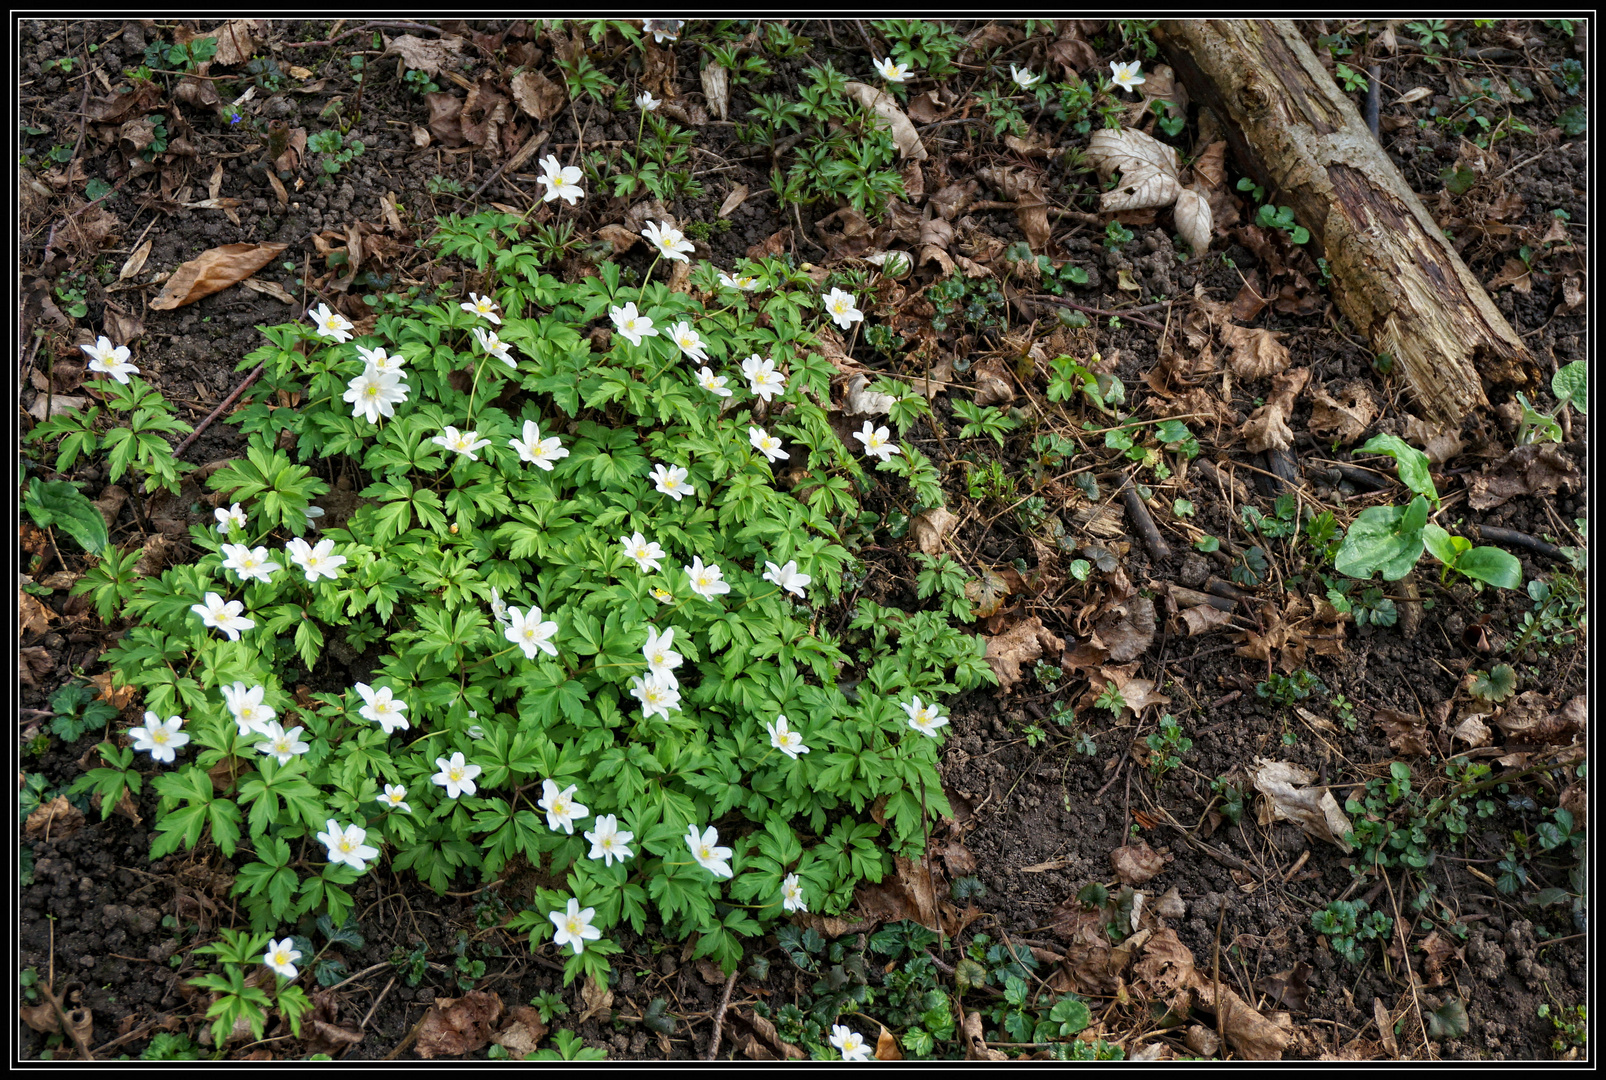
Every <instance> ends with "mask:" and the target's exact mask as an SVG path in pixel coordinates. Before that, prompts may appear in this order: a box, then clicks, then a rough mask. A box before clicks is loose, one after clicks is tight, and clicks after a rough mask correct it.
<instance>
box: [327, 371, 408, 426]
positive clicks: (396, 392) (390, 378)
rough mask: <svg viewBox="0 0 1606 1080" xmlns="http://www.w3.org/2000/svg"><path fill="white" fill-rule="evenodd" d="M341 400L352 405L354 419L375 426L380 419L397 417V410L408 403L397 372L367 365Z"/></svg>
mask: <svg viewBox="0 0 1606 1080" xmlns="http://www.w3.org/2000/svg"><path fill="white" fill-rule="evenodd" d="M340 396H341V397H342V398H343V399H344V400H346V401H349V402H351V415H352V416H353V417H358V416H362V417H366V418H367V420H368V422H369V423H370V424H377V423H379V418H380V417H381V416H395V415H396V406H397V405H400V404H402V403H403V402H405V401H406V400H407V384H406V383H405V382H403V381H402V376H401V373H400V372H398V371H379V370H378V369H376V368H374V367H373V366H371V365H370V366H369V367H366V368H364V369H363V373H362V374H361V375H358V376H357V377H356V378H355V379H352V380H351V381H350V382H349V383H347V384H346V392H345V393H344V394H341V395H340Z"/></svg>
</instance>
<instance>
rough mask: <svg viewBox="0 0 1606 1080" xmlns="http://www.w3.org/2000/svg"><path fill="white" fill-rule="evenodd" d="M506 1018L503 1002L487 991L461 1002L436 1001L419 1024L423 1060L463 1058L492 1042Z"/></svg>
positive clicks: (466, 996) (468, 994) (418, 1045)
mask: <svg viewBox="0 0 1606 1080" xmlns="http://www.w3.org/2000/svg"><path fill="white" fill-rule="evenodd" d="M501 1016H502V999H501V998H500V997H498V996H497V995H495V994H491V993H487V992H486V991H484V990H470V991H469V992H468V993H466V994H464V995H463V996H462V997H460V998H436V999H435V1004H433V1005H431V1006H430V1007H429V1009H428V1010H427V1011H426V1012H425V1013H424V1018H423V1020H421V1021H419V1030H418V1043H417V1045H416V1049H417V1051H418V1056H419V1057H421V1058H437V1057H462V1056H463V1055H464V1054H471V1053H473V1052H474V1051H476V1050H478V1049H480V1048H481V1047H483V1046H484V1045H485V1044H486V1043H488V1042H490V1041H491V1036H492V1034H493V1033H494V1031H495V1028H496V1023H497V1021H498V1020H499V1019H501Z"/></svg>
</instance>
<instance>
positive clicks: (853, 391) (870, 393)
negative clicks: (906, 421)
mask: <svg viewBox="0 0 1606 1080" xmlns="http://www.w3.org/2000/svg"><path fill="white" fill-rule="evenodd" d="M896 400H897V399H896V398H894V397H893V396H892V395H891V394H883V393H881V392H880V391H879V390H871V389H870V379H869V377H868V376H866V375H854V376H853V377H852V378H851V379H849V380H848V392H847V396H846V397H844V398H843V399H842V411H843V412H844V413H846V414H847V415H848V416H885V415H886V414H887V412H888V411H889V410H890V409H891V408H892V405H893V403H894V402H895V401H896Z"/></svg>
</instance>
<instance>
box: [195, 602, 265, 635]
mask: <svg viewBox="0 0 1606 1080" xmlns="http://www.w3.org/2000/svg"><path fill="white" fill-rule="evenodd" d="M190 610H191V611H193V612H195V614H197V615H199V616H200V617H201V622H203V623H205V624H206V625H207V626H209V627H211V628H213V629H215V630H221V631H223V632H224V633H225V634H227V635H228V636H229V640H230V641H239V640H240V633H241V631H244V630H249V629H251V628H252V627H254V626H256V620H254V619H248V618H246V617H245V616H244V615H241V614H240V612H242V611H244V610H245V604H243V603H241V602H240V601H239V600H230V601H228V602H227V603H225V602H224V600H223V597H221V596H219V595H218V594H217V593H215V592H209V593H207V594H206V603H204V604H191V605H190Z"/></svg>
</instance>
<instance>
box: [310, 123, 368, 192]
mask: <svg viewBox="0 0 1606 1080" xmlns="http://www.w3.org/2000/svg"><path fill="white" fill-rule="evenodd" d="M307 149H308V150H311V151H312V152H313V153H315V154H321V155H322V158H321V159H320V161H319V164H320V165H321V166H322V168H323V173H324V174H323V176H322V177H320V178H319V179H320V180H321V181H322V182H323V183H325V184H328V183H330V182H331V180H330V178H331V177H333V176H334V175H335V174H337V173H338V172H340V170H341V169H343V168H345V167H346V166H347V165H348V164H350V163H351V159H352V158H355V157H360V156H362V153H363V151H364V150H365V149H366V147H364V146H363V144H362V140H361V139H352V140H351V141H350V142H347V141H346V136H345V135H344V134H342V133H341V132H340V131H338V130H336V129H334V128H325V129H324V130H322V131H319V132H314V133H313V134H312V135H310V136H308V138H307Z"/></svg>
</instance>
